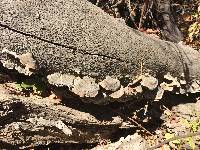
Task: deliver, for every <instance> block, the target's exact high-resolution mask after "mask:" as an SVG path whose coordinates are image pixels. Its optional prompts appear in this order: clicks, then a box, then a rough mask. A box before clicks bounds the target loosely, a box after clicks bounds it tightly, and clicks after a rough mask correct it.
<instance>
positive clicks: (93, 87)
mask: <svg viewBox="0 0 200 150" xmlns="http://www.w3.org/2000/svg"><path fill="white" fill-rule="evenodd" d="M0 35H1V38H0V60H1V62H2V64H3V65H4V67H6V68H9V69H16V70H18V71H19V72H20V73H24V74H27V75H31V74H33V73H38V72H39V73H42V74H43V75H45V76H47V79H48V81H49V83H50V84H54V85H57V86H68V90H70V91H72V92H74V93H75V94H77V95H79V96H80V97H83V98H85V99H89V102H90V101H93V102H94V103H99V102H97V101H101V100H102V99H103V102H105V101H107V100H106V98H107V99H108V100H110V98H113V99H115V100H116V99H118V98H122V99H121V100H120V101H126V100H127V98H130V97H129V96H134V94H133V93H134V92H135V93H139V94H142V92H144V91H145V89H146V88H147V89H148V90H149V91H150V95H152V93H151V91H156V92H157V91H158V93H163V91H162V90H169V91H171V90H173V87H174V86H177V87H179V88H180V90H181V86H180V85H179V84H182V85H184V86H185V85H188V86H189V85H191V86H192V85H193V86H192V88H193V89H192V90H193V92H197V91H199V85H198V84H199V82H195V83H194V81H193V79H195V81H196V80H199V79H200V68H199V60H200V54H199V52H197V51H195V50H193V49H191V48H189V47H186V46H181V45H177V44H174V43H171V42H166V41H162V40H159V39H154V38H151V37H148V36H146V35H144V34H143V33H140V32H138V31H135V30H132V29H131V28H129V27H127V26H126V25H125V24H124V23H122V22H119V21H118V20H116V19H114V18H112V17H110V16H109V15H107V14H105V13H104V12H103V11H102V10H101V9H99V8H98V7H96V6H94V5H92V4H91V3H89V2H88V1H86V0H43V1H41V0H31V1H22V0H18V1H7V0H1V1H0ZM168 72H169V73H170V74H171V75H172V76H170V75H169V74H168V75H166V74H167V73H168ZM147 73H148V74H147ZM182 74H184V76H183V77H181V75H182ZM138 75H141V76H140V77H139V78H136V77H137V76H138ZM164 75H166V76H164ZM107 76H110V77H111V78H110V77H107ZM175 77H177V79H176V78H175ZM133 78H135V79H136V80H134V81H133ZM164 78H165V80H168V81H171V82H170V83H169V82H167V83H162V82H164ZM104 79H105V80H104ZM108 79H109V82H107V80H108ZM119 81H120V83H119ZM161 83H162V84H161ZM192 83H194V84H192ZM130 84H132V85H131V86H129V85H130ZM101 86H102V87H101ZM103 87H105V89H102V88H103ZM160 89H162V90H160ZM189 89H190V92H191V91H192V90H191V88H189ZM129 91H131V92H130V93H131V94H130V93H129ZM183 91H184V89H182V92H183ZM179 92H180V91H179ZM100 93H101V94H102V95H101V94H100ZM125 93H126V94H127V95H126V96H124V95H125ZM158 93H157V94H158ZM148 94H149V93H148V92H147V95H148ZM127 96H128V97H127ZM159 96H160V95H158V97H159ZM161 97H162V96H161ZM91 99H92V100H91ZM129 100H133V99H132V98H130V99H129ZM87 102H88V101H87ZM75 104H76V103H75ZM0 106H1V107H0V109H1V114H0V119H1V124H0V125H1V128H0V130H1V132H0V135H1V136H0V137H1V139H0V141H1V143H3V145H4V146H5V145H6V146H8V147H9V146H13V145H17V146H18V147H24V146H25V147H30V146H31V145H32V144H33V145H37V144H47V143H51V142H65V143H67V142H68V143H69V142H79V143H84V142H86V143H90V142H91V143H94V142H99V141H100V139H108V138H109V137H110V136H111V134H112V132H114V131H116V129H118V128H119V126H120V124H121V122H117V123H116V122H113V124H112V122H109V121H110V120H111V118H112V116H115V115H111V116H110V117H107V116H108V113H107V111H106V110H105V109H103V110H102V109H100V108H99V107H98V108H95V107H94V105H92V107H91V106H86V104H85V105H83V104H82V103H81V106H80V105H77V107H78V110H77V109H75V108H73V107H71V106H69V107H64V106H61V105H59V106H56V105H54V104H52V103H50V102H49V101H48V102H47V101H46V100H42V99H39V100H36V99H34V98H27V97H15V96H14V95H8V94H6V95H3V94H1V97H0ZM17 106H18V107H19V108H16V107H17ZM81 108H84V110H83V111H79V109H81ZM88 108H90V109H91V108H94V109H95V110H93V111H92V112H93V113H94V114H95V113H97V111H99V115H97V116H98V117H97V116H96V115H95V116H94V115H92V114H93V113H91V112H89V113H85V112H87V111H88ZM10 110H11V111H10ZM12 112H13V113H12ZM99 117H100V118H101V117H102V118H103V119H102V120H101V119H98V118H99ZM105 118H107V119H108V118H109V119H108V120H107V121H108V122H109V123H108V124H106V123H105ZM2 120H3V121H2ZM103 121H104V122H103ZM110 124H111V125H110ZM87 127H89V129H88V128H87ZM93 127H94V130H92V128H93ZM104 127H105V130H104ZM7 135H10V137H8V136H7ZM15 135H17V136H15Z"/></svg>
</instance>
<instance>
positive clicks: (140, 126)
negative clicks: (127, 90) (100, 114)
mask: <svg viewBox="0 0 200 150" xmlns="http://www.w3.org/2000/svg"><path fill="white" fill-rule="evenodd" d="M109 109H111V110H112V111H113V112H116V113H117V114H119V115H121V116H122V117H124V118H127V119H128V120H129V121H131V122H132V123H134V124H136V125H137V126H138V127H139V128H141V129H143V130H144V131H146V133H147V134H149V135H151V136H153V134H152V133H151V132H150V131H148V130H147V129H146V128H145V127H143V126H142V125H141V124H139V123H138V122H137V121H135V120H134V119H133V118H130V117H127V116H126V115H124V114H123V113H120V112H119V111H116V110H113V109H112V108H109Z"/></svg>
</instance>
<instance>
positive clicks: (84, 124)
mask: <svg viewBox="0 0 200 150" xmlns="http://www.w3.org/2000/svg"><path fill="white" fill-rule="evenodd" d="M0 86H1V89H0V91H1V97H0V120H1V121H0V142H1V143H2V144H1V145H0V148H1V149H2V148H8V149H13V148H28V147H29V148H31V147H35V146H39V145H48V144H52V143H98V142H100V141H101V140H109V139H110V138H111V137H112V134H113V133H115V132H116V131H118V130H119V127H120V126H121V124H122V119H120V118H118V119H116V118H117V117H116V116H117V115H116V114H115V113H112V112H109V111H108V110H106V108H102V107H99V108H96V106H91V105H87V104H86V105H84V104H83V105H82V107H83V108H85V109H86V110H85V111H80V110H78V109H76V108H75V107H72V106H70V105H69V102H67V103H66V106H63V105H62V104H61V103H58V102H56V101H55V100H53V99H52V100H51V99H49V98H44V99H42V98H38V97H35V96H31V97H24V96H20V95H14V94H8V93H4V92H3V91H2V89H3V88H4V89H5V87H3V85H0ZM66 101H70V100H66ZM74 101H75V99H74ZM79 104H80V105H81V103H79ZM87 107H88V108H87ZM89 108H90V109H89ZM87 109H88V112H87ZM112 117H114V118H112Z"/></svg>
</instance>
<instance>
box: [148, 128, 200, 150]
mask: <svg viewBox="0 0 200 150" xmlns="http://www.w3.org/2000/svg"><path fill="white" fill-rule="evenodd" d="M198 135H200V132H195V133H188V134H186V135H180V136H174V137H172V138H170V139H168V140H165V141H163V142H161V143H159V144H158V145H155V146H153V147H151V148H149V149H148V150H154V149H156V148H159V147H161V146H163V145H165V144H167V143H169V142H171V141H174V140H178V139H183V138H187V137H192V136H198Z"/></svg>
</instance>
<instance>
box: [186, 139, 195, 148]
mask: <svg viewBox="0 0 200 150" xmlns="http://www.w3.org/2000/svg"><path fill="white" fill-rule="evenodd" d="M187 141H188V143H189V145H190V147H191V148H192V149H193V150H194V149H195V143H194V142H193V139H192V137H188V138H187Z"/></svg>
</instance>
